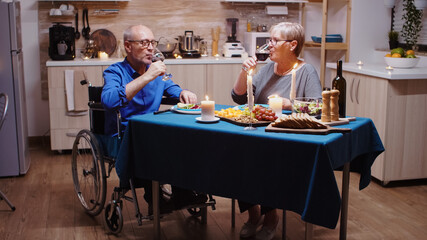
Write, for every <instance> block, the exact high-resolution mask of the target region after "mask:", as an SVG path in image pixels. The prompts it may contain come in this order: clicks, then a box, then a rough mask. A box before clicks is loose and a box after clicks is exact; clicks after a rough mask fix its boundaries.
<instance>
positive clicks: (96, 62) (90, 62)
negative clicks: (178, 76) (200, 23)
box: [46, 57, 243, 67]
mask: <svg viewBox="0 0 427 240" xmlns="http://www.w3.org/2000/svg"><path fill="white" fill-rule="evenodd" d="M121 61H123V58H110V59H108V60H100V59H98V58H93V59H87V60H83V59H80V58H76V59H74V60H66V61H55V60H48V61H46V66H47V67H67V66H70V67H72V66H108V65H111V64H113V63H116V62H121ZM241 63H243V58H225V57H200V58H183V59H166V60H165V64H167V65H182V64H241Z"/></svg>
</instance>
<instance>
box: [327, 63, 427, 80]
mask: <svg viewBox="0 0 427 240" xmlns="http://www.w3.org/2000/svg"><path fill="white" fill-rule="evenodd" d="M386 66H387V65H386V64H385V63H364V64H363V65H362V66H358V65H357V64H356V63H343V67H342V69H343V71H347V72H352V73H359V74H364V75H368V76H373V77H379V78H385V79H390V80H409V79H426V80H427V67H426V66H420V65H418V66H417V67H414V68H394V69H393V70H387V69H386ZM326 67H328V68H332V69H337V64H336V63H327V64H326Z"/></svg>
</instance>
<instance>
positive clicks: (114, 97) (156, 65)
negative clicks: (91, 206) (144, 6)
mask: <svg viewBox="0 0 427 240" xmlns="http://www.w3.org/2000/svg"><path fill="white" fill-rule="evenodd" d="M123 38H124V47H125V51H126V55H127V56H126V58H125V59H124V60H123V61H122V62H118V63H115V64H112V65H111V66H110V67H108V68H107V69H106V70H105V71H104V87H103V90H102V95H101V101H102V104H103V105H104V108H105V109H106V113H105V131H104V132H105V134H108V135H111V136H113V135H114V134H116V133H117V122H116V121H117V117H116V111H117V110H119V111H120V114H121V117H122V119H121V124H122V126H123V128H122V129H124V127H126V126H127V123H128V119H129V118H130V117H132V116H134V115H139V114H147V113H152V112H154V111H157V110H158V109H159V106H160V103H161V101H162V97H163V96H166V97H169V98H176V99H179V100H180V101H181V102H184V103H196V102H197V96H196V95H195V94H194V93H192V92H190V91H188V90H183V89H181V87H179V86H178V85H177V84H175V83H174V82H173V81H172V80H171V79H169V80H166V81H163V80H162V78H163V77H162V75H164V74H165V72H166V65H165V64H164V63H163V62H162V61H156V62H152V59H153V52H154V50H155V48H156V46H157V41H156V40H154V35H153V32H152V31H151V30H150V29H149V28H148V27H146V26H143V25H136V26H131V27H129V28H127V29H126V30H125V31H124V34H123ZM136 182H137V185H139V186H142V187H144V188H145V195H144V198H145V200H146V201H147V202H148V203H149V204H150V203H151V200H152V198H151V182H150V181H147V180H141V179H137V181H136ZM172 191H173V197H172V200H173V202H171V201H167V200H166V199H161V201H160V207H161V212H164V213H165V212H170V211H171V210H172V208H174V209H178V208H181V207H183V206H185V205H186V204H194V203H203V202H206V200H207V197H206V195H204V194H196V193H194V192H193V191H189V190H184V189H179V188H177V187H173V189H172ZM171 205H173V206H171ZM150 207H151V204H150ZM150 210H151V211H152V209H151V208H149V212H150V213H151V211H150Z"/></svg>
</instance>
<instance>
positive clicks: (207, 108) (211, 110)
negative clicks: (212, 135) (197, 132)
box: [201, 96, 215, 121]
mask: <svg viewBox="0 0 427 240" xmlns="http://www.w3.org/2000/svg"><path fill="white" fill-rule="evenodd" d="M201 105H202V106H201V107H202V121H212V120H214V119H215V102H214V101H209V97H208V96H206V100H205V101H202V102H201Z"/></svg>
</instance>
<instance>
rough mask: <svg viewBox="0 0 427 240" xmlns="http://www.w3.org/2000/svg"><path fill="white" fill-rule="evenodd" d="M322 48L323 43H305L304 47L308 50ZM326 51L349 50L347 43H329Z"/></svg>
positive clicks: (326, 45)
mask: <svg viewBox="0 0 427 240" xmlns="http://www.w3.org/2000/svg"><path fill="white" fill-rule="evenodd" d="M321 46H322V44H321V43H316V42H313V41H309V42H305V44H304V47H307V48H320V47H321ZM325 49H326V50H347V49H348V46H347V43H336V42H327V43H326V44H325Z"/></svg>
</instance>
